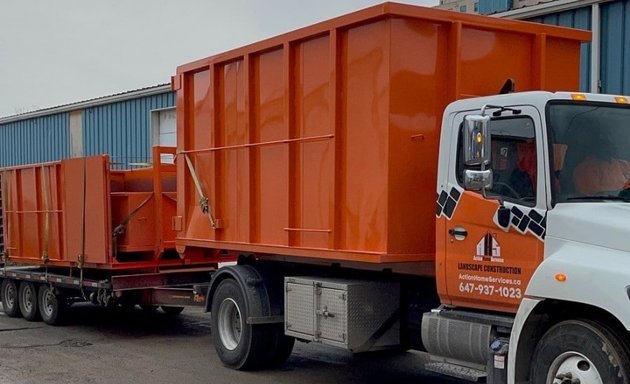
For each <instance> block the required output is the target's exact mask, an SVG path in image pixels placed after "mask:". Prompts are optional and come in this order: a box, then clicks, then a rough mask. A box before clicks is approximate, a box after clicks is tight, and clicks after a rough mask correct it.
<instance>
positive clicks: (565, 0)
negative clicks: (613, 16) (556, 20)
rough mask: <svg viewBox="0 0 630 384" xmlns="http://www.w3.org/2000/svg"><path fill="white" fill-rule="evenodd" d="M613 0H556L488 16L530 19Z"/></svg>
mask: <svg viewBox="0 0 630 384" xmlns="http://www.w3.org/2000/svg"><path fill="white" fill-rule="evenodd" d="M611 1H613V0H556V1H550V2H546V3H540V4H536V5H532V6H529V7H523V8H518V9H511V10H509V11H505V12H500V13H494V14H491V15H488V16H491V17H500V18H505V19H528V18H531V17H537V16H543V15H548V14H553V13H558V12H563V11H568V10H571V9H577V8H583V7H587V6H590V5H593V4H598V3H608V2H611Z"/></svg>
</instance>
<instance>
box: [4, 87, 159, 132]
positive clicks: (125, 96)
mask: <svg viewBox="0 0 630 384" xmlns="http://www.w3.org/2000/svg"><path fill="white" fill-rule="evenodd" d="M170 91H171V84H160V85H156V86H154V87H148V88H142V89H138V90H135V91H129V92H123V93H117V94H114V95H110V96H103V97H98V98H94V99H89V100H85V101H79V102H76V103H70V104H64V105H60V106H57V107H51V108H43V109H38V110H36V111H32V112H25V113H21V114H18V115H12V116H5V117H0V124H7V123H13V122H16V121H21V120H28V119H34V118H37V117H42V116H48V115H54V114H58V113H65V112H72V111H76V110H80V109H85V108H91V107H96V106H99V105H102V104H111V103H116V102H120V101H126V100H130V99H135V98H138V97H146V96H153V95H157V94H160V93H165V92H170Z"/></svg>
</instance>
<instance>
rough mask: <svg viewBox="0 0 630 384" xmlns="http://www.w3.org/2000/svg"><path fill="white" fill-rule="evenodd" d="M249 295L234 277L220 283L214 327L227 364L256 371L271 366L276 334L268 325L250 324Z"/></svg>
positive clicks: (215, 340) (214, 303)
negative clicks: (272, 338) (242, 289)
mask: <svg viewBox="0 0 630 384" xmlns="http://www.w3.org/2000/svg"><path fill="white" fill-rule="evenodd" d="M247 317H248V313H247V306H246V304H245V297H244V295H243V292H242V291H241V288H240V287H239V285H238V284H237V283H236V281H235V280H233V279H225V280H223V281H221V282H220V283H219V286H218V287H217V289H216V291H215V293H214V298H213V300H212V310H211V329H212V341H213V343H214V347H215V349H216V351H217V354H218V355H219V358H220V359H221V362H223V364H224V365H226V366H228V367H230V368H234V369H239V370H253V369H259V368H264V367H266V366H268V365H269V358H270V356H269V354H268V351H267V348H269V341H271V337H272V336H273V333H272V332H268V329H267V332H265V331H266V329H265V328H264V325H259V326H253V325H251V324H247V322H246V319H247Z"/></svg>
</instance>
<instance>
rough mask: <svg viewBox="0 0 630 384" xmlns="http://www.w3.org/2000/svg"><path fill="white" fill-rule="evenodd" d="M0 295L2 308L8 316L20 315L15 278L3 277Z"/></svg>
mask: <svg viewBox="0 0 630 384" xmlns="http://www.w3.org/2000/svg"><path fill="white" fill-rule="evenodd" d="M0 295H2V298H1V299H2V308H3V309H4V313H6V315H7V316H9V317H20V315H21V313H20V307H19V304H18V302H19V299H18V288H17V284H15V280H11V279H4V280H2V284H1V285H0Z"/></svg>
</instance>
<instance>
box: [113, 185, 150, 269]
mask: <svg viewBox="0 0 630 384" xmlns="http://www.w3.org/2000/svg"><path fill="white" fill-rule="evenodd" d="M153 195H154V194H153V193H151V194H149V196H147V197H146V198H145V199H144V200H143V201H142V202H141V203H140V204H139V205H138V206H137V207H135V208H134V209H133V210H132V211H131V212H129V214H128V215H127V216H126V217H125V218H124V219H123V221H122V222H121V223H120V224H118V226H117V227H116V228H114V230H113V231H112V238H113V241H114V244H113V247H114V258H116V257H117V256H118V237H119V236H121V235H122V234H124V233H125V229H126V228H127V224H129V221H131V219H132V218H133V217H134V216H135V214H136V213H138V211H139V210H140V209H141V208H142V207H144V206H145V205H146V204H147V203H148V202H149V201H150V200H151V199H152V198H153Z"/></svg>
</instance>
